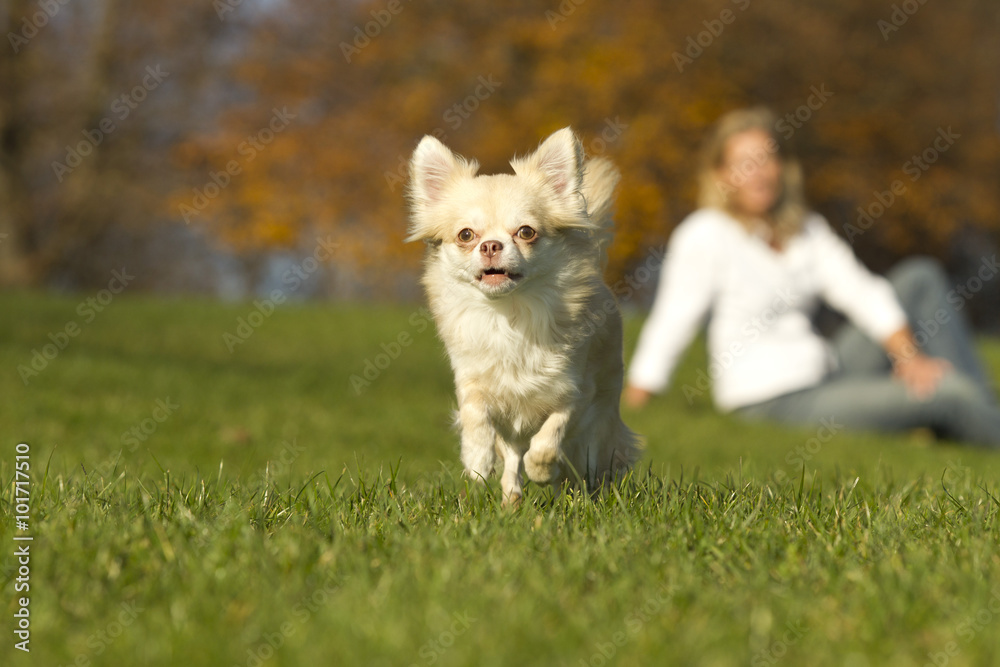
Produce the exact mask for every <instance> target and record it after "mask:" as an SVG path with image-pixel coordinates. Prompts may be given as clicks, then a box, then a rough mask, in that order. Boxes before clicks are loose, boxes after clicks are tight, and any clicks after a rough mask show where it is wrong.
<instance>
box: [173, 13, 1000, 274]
mask: <svg viewBox="0 0 1000 667" xmlns="http://www.w3.org/2000/svg"><path fill="white" fill-rule="evenodd" d="M904 4H906V3H904ZM906 6H907V8H908V10H912V8H910V7H909V5H906ZM914 7H919V10H918V11H917V12H916V13H915V14H914V15H912V16H910V15H909V14H905V13H904V14H902V15H901V16H902V17H904V18H905V22H904V21H903V18H901V16H900V15H896V16H894V15H893V12H894V10H893V7H892V6H890V7H881V6H874V5H870V3H866V2H864V1H863V0H846V1H845V0H837V1H834V0H822V1H819V2H814V3H809V4H808V5H805V4H802V3H794V2H790V1H789V2H777V3H752V4H751V2H750V0H731V1H730V0H713V1H695V2H687V3H682V4H679V5H678V4H677V3H672V4H671V5H664V4H663V3H658V2H653V1H649V0H640V1H638V2H635V3H630V4H629V5H627V6H622V5H610V4H603V3H594V2H579V3H577V2H573V1H572V0H567V1H566V2H562V3H555V2H553V3H535V2H513V3H505V4H504V5H503V6H502V7H501V6H498V5H495V4H489V3H486V4H484V3H476V2H472V1H471V0H464V1H461V0H460V1H455V2H432V3H425V4H419V5H418V4H410V3H398V2H384V1H375V2H367V3H361V4H357V5H356V4H354V3H346V4H342V5H340V4H335V5H330V4H329V3H324V2H306V1H303V2H299V3H295V4H294V5H289V6H288V8H287V9H288V11H287V12H282V13H281V15H275V16H271V17H269V18H268V19H267V20H265V21H261V22H260V23H258V24H257V25H256V26H254V27H253V30H254V34H253V37H252V38H251V42H252V44H253V48H251V49H249V50H248V51H247V54H246V58H245V60H243V61H241V62H240V63H239V65H238V67H237V68H236V70H235V71H234V77H235V78H236V79H237V80H239V81H241V82H243V83H244V85H246V86H247V87H248V88H252V89H253V90H254V95H253V96H252V97H249V98H248V99H247V102H246V104H245V105H243V107H242V108H239V107H233V108H230V109H227V110H226V115H225V117H226V119H227V121H226V123H225V127H226V128H227V131H226V132H224V133H214V134H211V135H206V136H203V137H192V138H191V140H190V141H188V142H185V143H184V144H182V145H181V146H180V147H178V150H177V151H175V153H174V155H175V159H177V160H178V161H180V163H181V164H182V165H184V166H185V167H186V166H188V165H190V164H191V163H192V161H196V160H207V162H208V164H209V165H210V166H211V169H214V170H216V171H218V170H219V169H222V168H223V166H224V165H225V164H226V162H227V161H229V160H232V159H236V160H237V161H240V159H239V155H238V153H239V151H238V149H237V148H236V146H238V145H239V142H240V141H241V140H242V139H241V137H244V136H245V135H247V134H249V135H251V136H252V135H253V134H254V133H255V132H257V131H259V129H260V128H263V127H265V125H266V123H267V120H268V117H269V114H271V109H272V108H274V107H277V108H284V107H285V106H287V107H288V108H289V109H295V110H297V113H298V115H297V117H296V119H295V120H294V121H293V122H291V123H290V124H289V125H288V127H287V128H286V129H284V130H283V131H282V132H281V134H280V135H277V136H276V137H275V139H274V141H273V144H272V145H271V146H269V147H267V148H266V149H265V150H261V151H259V153H256V154H255V155H254V156H253V160H252V161H250V160H244V161H240V164H239V166H240V168H241V169H242V173H241V174H240V175H239V176H234V177H233V179H232V185H230V186H229V187H228V188H226V189H224V190H223V191H221V193H220V194H219V196H218V198H217V200H214V201H212V202H211V204H210V206H209V207H206V208H205V210H203V211H199V212H198V214H197V216H193V217H194V218H196V219H197V220H198V222H199V224H206V225H210V226H213V227H215V228H216V229H217V230H218V232H219V233H220V234H222V235H224V236H225V238H227V239H229V240H230V241H231V242H233V243H236V244H239V245H240V246H241V247H245V248H252V247H270V246H272V245H274V244H295V243H297V242H299V239H300V237H301V236H302V234H303V230H307V229H308V230H329V229H332V230H336V234H337V235H338V239H339V240H342V242H343V244H344V246H343V248H342V259H343V261H348V262H350V263H352V264H353V265H356V266H357V267H358V269H359V270H361V271H363V272H366V274H367V275H370V276H371V277H372V279H373V280H374V281H376V282H378V281H383V284H386V285H391V284H392V283H393V281H398V280H399V278H400V276H402V277H403V278H404V279H405V280H412V277H413V275H414V272H415V270H416V264H417V261H418V259H419V256H420V249H419V248H414V247H409V246H404V245H403V244H402V243H401V238H402V236H403V229H404V227H405V221H404V217H405V203H404V200H403V196H402V195H403V191H404V182H405V179H406V178H407V174H406V160H407V159H408V157H409V153H410V152H411V150H412V149H413V147H414V146H415V144H416V142H417V141H418V140H419V138H420V136H421V135H422V134H425V133H432V134H436V135H437V136H439V137H440V138H441V139H443V140H444V141H445V142H446V143H448V144H449V145H450V146H452V147H453V148H454V149H456V150H457V151H458V152H461V153H464V154H466V155H469V156H470V157H476V158H477V159H479V160H480V162H481V163H482V164H483V169H484V171H493V170H503V169H505V168H506V162H507V160H508V159H509V158H510V157H511V154H512V153H514V152H521V153H523V152H526V151H528V150H531V149H532V148H533V146H534V145H535V144H536V142H537V141H539V140H540V139H541V138H543V137H544V136H545V135H546V134H547V133H549V132H551V131H553V130H555V129H557V128H558V127H561V126H563V125H567V124H571V125H573V126H574V127H575V128H576V129H577V131H578V132H579V133H580V134H581V135H582V137H583V140H584V143H585V146H586V147H587V149H588V152H590V153H591V154H597V153H607V154H609V155H610V156H611V157H612V158H613V159H614V160H616V161H617V162H618V163H619V165H620V166H621V168H622V170H623V172H624V176H625V178H624V180H623V184H622V189H621V196H620V200H619V207H618V210H619V214H618V225H619V232H618V236H617V239H616V242H615V244H614V246H613V248H612V257H611V259H612V262H611V266H610V268H609V272H610V277H612V278H617V277H619V276H621V275H622V274H624V273H626V272H628V271H630V270H631V269H632V268H633V267H634V266H636V265H637V264H638V263H640V262H642V261H643V260H644V258H645V256H646V253H647V252H648V250H647V249H648V248H649V246H651V245H654V246H655V245H657V244H660V243H662V242H663V241H664V240H665V238H666V237H667V235H668V234H669V231H670V230H671V229H672V228H673V226H674V225H676V223H677V222H679V220H680V219H681V218H682V217H683V215H684V214H686V213H687V212H688V211H690V210H691V209H692V207H693V205H694V180H693V173H692V171H693V169H694V158H693V156H694V155H695V153H696V151H697V147H698V144H699V142H700V140H701V138H702V136H703V135H704V133H705V131H706V129H707V127H708V125H709V124H710V123H711V122H712V121H714V120H715V118H717V117H718V116H719V115H720V114H721V113H722V112H724V111H726V110H728V109H731V108H735V107H739V106H744V105H750V104H758V103H765V104H768V105H769V106H771V107H772V108H774V110H775V111H776V112H777V113H778V114H779V115H780V116H781V118H782V122H781V124H779V127H778V130H779V132H780V133H781V134H783V135H784V136H787V137H790V138H791V139H792V141H793V142H794V143H795V144H796V145H797V146H798V147H799V149H800V151H801V153H802V154H803V157H804V162H805V165H806V168H807V177H808V189H809V192H810V194H811V197H812V200H813V202H814V205H815V206H816V207H817V208H818V209H819V210H820V211H822V212H823V213H825V214H827V215H828V217H829V218H830V219H831V222H832V223H833V224H834V226H835V227H837V228H838V229H841V230H842V231H843V233H845V235H847V236H849V237H851V240H852V241H853V242H854V243H855V245H856V246H857V248H858V249H859V251H860V253H861V254H862V255H863V256H864V257H865V259H866V260H868V261H869V263H871V264H874V265H875V266H877V267H878V268H885V267H886V266H887V265H888V263H889V262H890V261H892V260H894V259H895V258H898V257H899V256H900V255H902V254H905V253H911V252H928V253H931V254H935V255H938V256H939V257H945V256H946V255H947V254H948V249H949V241H950V239H952V238H953V237H954V235H955V234H956V232H957V231H958V230H960V229H962V228H963V227H974V228H981V229H987V230H990V232H991V233H993V234H995V233H996V232H997V230H998V220H997V215H996V212H997V210H998V209H1000V207H998V204H1000V191H998V189H997V187H996V176H997V166H998V157H1000V138H998V133H997V126H996V123H997V114H998V111H997V100H998V96H1000V94H998V90H1000V86H998V71H997V69H996V67H995V64H996V63H997V62H1000V58H998V55H1000V52H998V47H997V40H995V39H992V37H991V35H993V34H994V32H995V30H996V27H997V22H998V17H1000V9H998V8H997V7H996V6H994V5H992V4H988V3H981V2H975V1H974V0H959V1H958V2H955V3H950V4H949V5H947V6H945V5H938V6H932V5H927V6H922V5H918V4H914ZM348 10H350V11H348ZM897 14H898V12H897ZM893 21H896V22H899V23H901V25H899V26H896V25H895V24H894V23H893ZM880 22H882V23H880ZM884 22H888V24H889V25H891V26H892V27H893V28H898V29H896V30H893V29H888V30H887V29H886V28H885V27H884ZM949 127H950V128H952V129H953V131H954V132H956V133H958V135H960V137H959V138H958V139H956V140H955V141H954V142H953V145H951V146H949V147H948V148H947V150H945V151H937V152H938V154H937V155H936V156H935V161H934V163H933V164H931V165H929V168H927V169H926V170H924V171H921V172H920V174H919V178H918V177H917V175H916V173H915V172H913V170H912V166H913V165H912V164H911V163H910V161H911V159H912V156H914V155H920V154H921V153H922V152H923V151H924V150H925V149H927V148H928V147H930V148H933V144H934V141H935V140H936V137H937V136H938V131H939V129H942V130H944V131H947V128H949ZM939 143H940V142H939ZM908 164H909V165H910V167H911V170H910V171H909V172H907V171H905V170H906V169H907V165H908ZM202 178H204V174H203V175H202ZM897 179H898V180H901V181H902V182H903V183H904V184H905V186H906V193H905V194H904V195H902V196H898V197H897V198H896V199H897V202H896V203H894V204H893V205H891V206H890V207H888V210H886V211H885V212H884V213H883V214H882V215H881V216H880V217H879V219H878V221H877V224H872V225H869V226H868V227H867V228H866V229H864V230H862V231H863V233H862V234H861V235H853V236H852V235H851V233H850V232H851V230H850V229H849V228H847V225H850V224H855V225H856V224H857V223H858V218H859V212H858V210H857V209H858V207H859V206H860V207H862V210H866V208H867V207H868V206H870V204H871V203H872V202H873V201H876V200H875V199H874V197H876V196H877V194H878V193H882V192H885V191H887V189H889V188H890V186H891V184H892V182H893V181H894V180H897ZM911 179H913V180H911ZM185 197H187V198H188V199H190V198H191V197H192V192H191V191H190V190H189V191H188V192H187V193H185V194H183V195H182V196H181V198H180V199H181V200H184V198H185ZM875 210H876V211H877V207H876V209H875ZM863 220H864V218H862V221H863ZM310 233H312V232H310ZM945 258H946V257H945ZM386 266H390V267H392V268H393V270H392V271H384V270H380V269H383V268H384V267H386Z"/></svg>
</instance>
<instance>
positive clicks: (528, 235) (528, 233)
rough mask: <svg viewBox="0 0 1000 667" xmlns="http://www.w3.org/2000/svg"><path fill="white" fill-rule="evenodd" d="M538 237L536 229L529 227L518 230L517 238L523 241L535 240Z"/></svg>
mask: <svg viewBox="0 0 1000 667" xmlns="http://www.w3.org/2000/svg"><path fill="white" fill-rule="evenodd" d="M536 235H537V232H535V230H534V229H532V228H531V227H528V226H527V225H525V226H524V227H521V228H520V229H519V230H517V238H519V239H521V240H522V241H530V240H531V239H533V238H535V236H536Z"/></svg>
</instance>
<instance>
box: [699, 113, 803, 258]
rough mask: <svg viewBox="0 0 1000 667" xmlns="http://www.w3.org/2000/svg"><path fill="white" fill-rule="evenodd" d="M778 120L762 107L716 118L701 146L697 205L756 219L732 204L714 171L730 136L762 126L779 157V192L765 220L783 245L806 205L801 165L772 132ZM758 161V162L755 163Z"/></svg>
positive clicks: (722, 160) (797, 226)
mask: <svg viewBox="0 0 1000 667" xmlns="http://www.w3.org/2000/svg"><path fill="white" fill-rule="evenodd" d="M777 123H778V120H777V118H776V117H775V115H774V114H773V113H771V111H770V110H769V109H766V108H764V107H754V108H752V109H740V110H737V111H731V112H729V113H727V114H725V115H724V116H722V117H721V118H720V119H719V120H718V121H717V122H716V124H715V127H714V128H713V130H712V133H711V134H710V135H709V136H708V138H707V139H706V141H705V143H704V145H703V146H702V151H701V160H700V164H699V172H698V190H699V192H698V205H699V206H701V207H711V208H718V209H722V210H723V211H726V212H728V213H729V214H730V215H732V216H733V217H734V218H736V219H737V220H739V221H740V222H742V223H743V224H744V225H746V226H747V228H748V229H749V228H750V226H751V224H752V223H753V222H755V221H752V220H749V219H746V217H745V216H743V215H741V213H740V211H739V210H737V209H736V208H735V206H734V204H733V201H732V197H730V196H729V192H727V188H726V186H725V185H723V184H721V183H719V180H718V177H717V172H718V170H719V169H720V168H721V167H723V166H724V164H725V151H726V143H727V142H728V141H729V139H730V138H731V137H733V136H735V135H737V134H742V133H744V132H748V131H750V130H763V131H764V132H766V133H767V134H768V135H769V136H770V137H771V139H772V141H771V142H770V143H769V144H768V149H769V151H770V152H771V153H773V154H774V155H776V156H777V157H780V158H781V165H782V166H781V186H782V187H781V193H780V194H779V196H778V200H777V201H776V202H775V204H774V206H773V207H772V208H771V211H770V219H769V220H767V222H768V223H769V224H770V225H771V227H772V230H773V234H774V237H773V241H774V242H775V243H776V244H778V245H784V243H785V241H787V240H788V239H790V238H792V237H793V236H795V235H796V234H798V233H799V231H801V229H802V221H803V220H804V219H805V216H806V212H807V208H806V201H805V193H804V192H803V186H802V167H801V166H800V165H799V161H798V160H797V159H796V158H795V156H794V155H792V154H791V153H790V151H789V148H788V146H787V145H786V144H785V143H784V142H783V141H782V140H781V138H780V137H778V136H777V134H776V133H775V129H776V125H777ZM759 164H760V163H759V162H758V163H757V165H759ZM757 165H754V164H750V165H741V166H740V168H741V170H742V169H743V168H744V167H746V168H749V169H754V168H756V166H757Z"/></svg>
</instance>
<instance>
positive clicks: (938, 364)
mask: <svg viewBox="0 0 1000 667" xmlns="http://www.w3.org/2000/svg"><path fill="white" fill-rule="evenodd" d="M951 370H952V366H951V362H949V361H948V360H947V359H939V358H937V357H928V356H927V355H926V354H921V353H919V352H918V353H917V354H915V355H913V356H910V357H902V358H897V359H895V360H894V362H893V364H892V373H893V375H895V376H896V377H898V378H899V379H900V380H901V381H902V382H903V384H904V385H905V386H906V390H907V391H908V392H909V393H910V395H912V396H913V397H914V398H916V399H917V400H918V401H926V400H929V399H930V398H931V397H933V396H934V392H936V391H937V388H938V384H940V383H941V378H943V377H944V376H945V375H947V374H948V373H950V372H951Z"/></svg>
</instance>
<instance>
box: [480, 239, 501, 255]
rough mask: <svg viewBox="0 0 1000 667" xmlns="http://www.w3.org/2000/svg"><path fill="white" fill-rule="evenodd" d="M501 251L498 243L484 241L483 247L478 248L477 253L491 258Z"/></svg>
mask: <svg viewBox="0 0 1000 667" xmlns="http://www.w3.org/2000/svg"><path fill="white" fill-rule="evenodd" d="M501 250H503V244H502V243H500V242H499V241H484V242H483V245H481V246H479V252H481V253H482V254H484V255H486V256H487V257H493V255H496V254H498V253H499V252H500V251H501Z"/></svg>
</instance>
